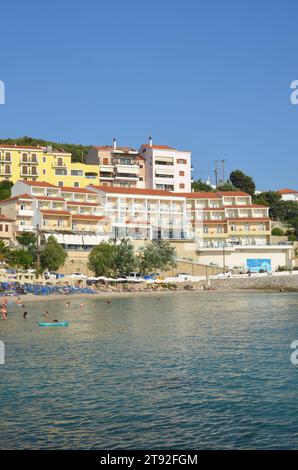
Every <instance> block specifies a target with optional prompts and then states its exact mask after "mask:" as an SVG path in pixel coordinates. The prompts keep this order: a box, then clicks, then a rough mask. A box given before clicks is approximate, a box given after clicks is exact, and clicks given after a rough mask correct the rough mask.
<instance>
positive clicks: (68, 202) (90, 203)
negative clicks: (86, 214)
mask: <svg viewBox="0 0 298 470" xmlns="http://www.w3.org/2000/svg"><path fill="white" fill-rule="evenodd" d="M92 194H94V193H92ZM63 201H64V199H63ZM66 204H67V205H68V206H77V205H79V206H92V207H96V206H98V203H97V202H84V201H66Z"/></svg>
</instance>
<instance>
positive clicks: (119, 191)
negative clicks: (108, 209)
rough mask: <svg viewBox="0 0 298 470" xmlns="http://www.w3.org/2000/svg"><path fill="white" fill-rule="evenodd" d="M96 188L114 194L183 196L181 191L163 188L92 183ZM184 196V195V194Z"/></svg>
mask: <svg viewBox="0 0 298 470" xmlns="http://www.w3.org/2000/svg"><path fill="white" fill-rule="evenodd" d="M90 187H93V188H94V189H96V190H99V191H103V192H105V193H114V194H135V195H136V196H137V195H140V196H142V195H144V196H148V195H149V196H164V197H165V196H168V197H171V198H173V197H181V194H180V193H172V192H170V191H164V190H162V189H143V188H124V187H118V186H95V185H90ZM182 197H183V196H182Z"/></svg>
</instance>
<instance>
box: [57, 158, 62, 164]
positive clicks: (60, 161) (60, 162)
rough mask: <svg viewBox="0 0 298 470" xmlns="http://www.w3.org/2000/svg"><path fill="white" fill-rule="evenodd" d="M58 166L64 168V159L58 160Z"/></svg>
mask: <svg viewBox="0 0 298 470" xmlns="http://www.w3.org/2000/svg"><path fill="white" fill-rule="evenodd" d="M57 165H58V166H63V159H62V158H58V159H57Z"/></svg>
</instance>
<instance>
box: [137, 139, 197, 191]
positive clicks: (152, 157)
mask: <svg viewBox="0 0 298 470" xmlns="http://www.w3.org/2000/svg"><path fill="white" fill-rule="evenodd" d="M139 154H140V155H141V156H142V157H143V158H144V161H145V181H146V184H145V187H146V188H151V189H159V190H160V189H161V190H165V191H173V192H175V193H185V192H190V191H191V152H188V151H181V150H176V149H174V148H172V147H169V146H167V145H154V144H153V143H152V139H151V137H149V143H148V144H143V145H141V147H140V149H139Z"/></svg>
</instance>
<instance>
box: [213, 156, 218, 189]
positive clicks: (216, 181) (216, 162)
mask: <svg viewBox="0 0 298 470" xmlns="http://www.w3.org/2000/svg"><path fill="white" fill-rule="evenodd" d="M214 163H215V169H214V173H215V186H216V187H217V185H218V160H215V162H214Z"/></svg>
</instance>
